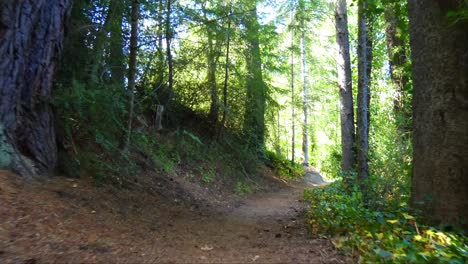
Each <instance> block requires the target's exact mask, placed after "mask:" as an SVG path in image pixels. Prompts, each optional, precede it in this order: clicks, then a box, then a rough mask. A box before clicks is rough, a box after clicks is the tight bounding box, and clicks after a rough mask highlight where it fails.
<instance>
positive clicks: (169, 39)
mask: <svg viewBox="0 0 468 264" xmlns="http://www.w3.org/2000/svg"><path fill="white" fill-rule="evenodd" d="M166 1H167V5H166V56H167V67H168V70H169V73H168V84H167V85H168V88H167V89H168V98H167V101H166V102H164V103H165V104H166V108H167V105H168V104H169V102H170V101H171V99H172V95H173V93H174V90H173V85H174V66H173V61H172V51H171V42H172V28H171V13H172V9H171V8H172V3H171V2H172V0H166Z"/></svg>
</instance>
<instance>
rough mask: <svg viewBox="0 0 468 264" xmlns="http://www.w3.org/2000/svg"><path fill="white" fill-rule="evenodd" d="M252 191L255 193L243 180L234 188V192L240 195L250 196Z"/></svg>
mask: <svg viewBox="0 0 468 264" xmlns="http://www.w3.org/2000/svg"><path fill="white" fill-rule="evenodd" d="M252 191H253V188H252V186H251V185H249V184H248V183H246V182H245V181H243V180H238V181H237V182H236V185H235V186H234V192H235V193H236V194H239V195H244V194H249V193H251V192H252Z"/></svg>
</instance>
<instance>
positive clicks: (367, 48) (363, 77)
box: [357, 0, 372, 200]
mask: <svg viewBox="0 0 468 264" xmlns="http://www.w3.org/2000/svg"><path fill="white" fill-rule="evenodd" d="M366 9H367V0H359V2H358V112H357V164H358V167H357V171H358V178H359V185H360V187H361V191H362V192H363V195H364V200H366V195H367V189H368V179H369V165H368V152H369V104H370V102H369V101H370V79H371V65H372V39H371V38H370V37H369V35H370V34H369V29H370V23H369V20H368V18H367V13H366Z"/></svg>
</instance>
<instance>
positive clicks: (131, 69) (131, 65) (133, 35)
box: [125, 0, 140, 150]
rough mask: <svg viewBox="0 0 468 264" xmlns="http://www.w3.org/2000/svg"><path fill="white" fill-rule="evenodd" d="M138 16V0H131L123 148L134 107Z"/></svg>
mask: <svg viewBox="0 0 468 264" xmlns="http://www.w3.org/2000/svg"><path fill="white" fill-rule="evenodd" d="M139 16H140V0H132V14H131V32H130V55H129V57H128V92H129V94H130V109H129V114H128V127H127V141H126V143H125V149H126V150H128V148H129V147H130V139H131V135H132V123H133V115H134V114H133V112H134V108H135V78H136V63H137V52H138V19H139Z"/></svg>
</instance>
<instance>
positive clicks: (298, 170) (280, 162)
mask: <svg viewBox="0 0 468 264" xmlns="http://www.w3.org/2000/svg"><path fill="white" fill-rule="evenodd" d="M266 154H267V158H268V160H267V164H268V165H269V166H270V167H272V168H273V169H274V170H275V171H276V173H277V174H278V176H280V177H281V178H282V179H285V180H291V179H294V178H299V177H302V176H304V168H303V167H302V166H301V165H300V164H298V163H293V162H291V161H290V160H289V159H288V158H287V157H285V156H283V155H280V154H277V153H276V152H273V151H267V152H266Z"/></svg>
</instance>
